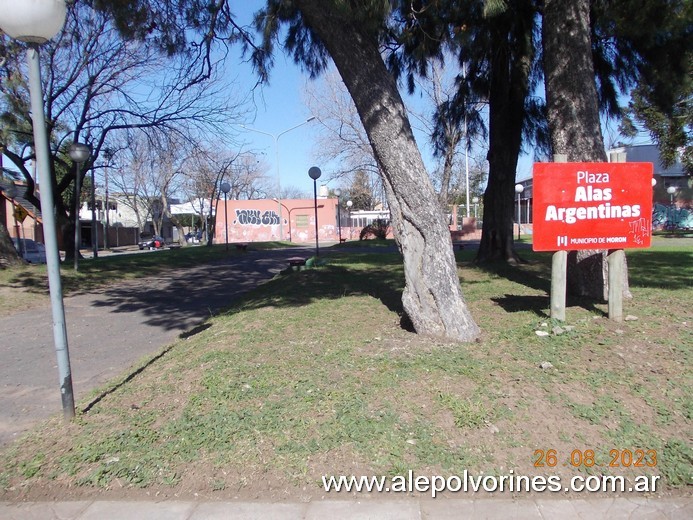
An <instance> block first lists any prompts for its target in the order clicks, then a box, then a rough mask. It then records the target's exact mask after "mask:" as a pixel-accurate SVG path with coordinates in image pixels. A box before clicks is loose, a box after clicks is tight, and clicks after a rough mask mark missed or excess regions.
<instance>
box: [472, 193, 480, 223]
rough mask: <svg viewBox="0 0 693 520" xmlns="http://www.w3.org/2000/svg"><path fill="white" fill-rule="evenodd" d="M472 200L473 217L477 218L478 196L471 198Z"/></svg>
mask: <svg viewBox="0 0 693 520" xmlns="http://www.w3.org/2000/svg"><path fill="white" fill-rule="evenodd" d="M472 202H473V203H474V219H476V218H477V209H478V208H479V197H474V198H472Z"/></svg>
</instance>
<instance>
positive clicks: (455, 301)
mask: <svg viewBox="0 0 693 520" xmlns="http://www.w3.org/2000/svg"><path fill="white" fill-rule="evenodd" d="M296 4H297V6H298V7H299V9H300V10H301V12H302V14H303V18H304V20H305V21H306V23H307V24H308V25H309V26H310V27H311V28H312V30H313V31H315V33H316V34H317V35H318V36H319V37H320V39H321V40H322V42H323V44H324V45H325V47H326V48H327V50H328V52H329V53H330V55H331V57H332V59H333V61H334V63H335V65H336V67H337V69H338V70H339V73H340V74H341V76H342V80H343V81H344V83H345V85H346V87H347V89H348V90H349V93H350V94H351V97H352V98H353V100H354V104H355V105H356V109H357V110H358V113H359V117H360V118H361V121H362V122H363V126H364V128H365V130H366V133H367V135H368V139H369V141H370V143H371V146H372V147H373V151H374V154H375V157H376V159H377V161H378V165H379V166H380V171H381V174H382V177H383V181H384V184H385V191H386V195H387V200H388V204H389V206H390V212H391V215H392V227H393V231H394V234H395V238H396V240H397V243H398V245H399V247H400V250H401V251H402V254H403V256H404V273H405V280H406V286H405V288H404V294H403V295H402V303H403V306H404V311H405V312H406V314H407V316H408V317H409V318H410V319H411V321H412V323H413V325H414V328H415V330H416V331H417V332H419V333H424V334H431V335H435V336H442V337H445V338H449V339H454V340H461V341H472V340H474V339H475V338H476V337H477V336H478V334H479V328H478V327H477V325H476V323H475V322H474V320H473V319H472V316H471V314H470V312H469V310H468V308H467V306H466V304H465V301H464V298H463V296H462V291H461V289H460V283H459V277H458V275H457V265H456V262H455V257H454V255H453V251H452V241H451V239H450V231H449V229H448V227H447V225H446V221H445V216H444V214H443V212H442V211H441V208H440V204H439V203H438V200H437V197H436V194H435V191H434V189H433V186H432V184H431V182H430V180H429V178H428V174H427V172H426V169H425V167H424V164H423V160H422V159H421V154H420V152H419V150H418V148H417V147H416V142H415V140H414V135H413V133H412V130H411V126H410V124H409V120H408V118H407V114H406V110H405V107H404V103H403V102H402V98H401V96H400V94H399V91H398V89H397V84H396V82H395V80H394V78H393V77H392V75H391V74H390V73H389V72H388V70H387V68H386V66H385V63H384V62H383V59H382V57H381V55H380V52H379V49H378V45H377V41H376V39H375V38H374V37H372V36H371V35H370V34H369V33H368V32H367V30H366V29H365V28H364V27H363V26H362V25H361V24H356V23H352V22H350V21H348V20H346V19H345V17H343V16H339V15H338V14H337V13H334V12H333V11H332V10H330V9H329V8H326V7H325V4H324V3H322V2H321V1H320V0H300V1H297V2H296Z"/></svg>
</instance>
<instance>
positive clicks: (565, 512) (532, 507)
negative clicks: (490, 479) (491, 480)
mask: <svg viewBox="0 0 693 520" xmlns="http://www.w3.org/2000/svg"><path fill="white" fill-rule="evenodd" d="M236 518H238V519H244V520H246V519H247V520H254V519H258V520H260V519H262V520H268V519H276V520H322V519H329V520H340V519H350V520H351V519H356V520H359V519H364V520H365V519H370V520H390V519H392V520H415V519H416V520H421V519H441V520H448V519H450V520H451V519H508V518H513V519H527V520H534V519H537V520H541V519H553V518H556V519H561V520H571V519H589V520H598V519H602V518H604V519H607V518H608V519H609V520H619V519H624V520H625V519H628V520H633V519H648V520H656V519H665V518H666V519H686V518H693V501H692V500H691V499H686V498H677V499H668V498H653V499H646V498H595V499H574V500H565V499H549V498H547V499H523V498H520V499H517V500H514V499H493V498H483V499H456V498H453V499H441V500H430V499H429V500H421V499H418V498H404V499H401V500H380V499H377V498H376V499H370V498H368V499H365V500H322V501H314V502H275V503H267V502H185V501H165V502H128V501H81V502H33V503H19V504H14V503H7V502H3V503H0V519H3V520H14V519H17V520H52V519H56V520H57V519H60V520H104V519H106V520H118V519H123V520H214V519H236Z"/></svg>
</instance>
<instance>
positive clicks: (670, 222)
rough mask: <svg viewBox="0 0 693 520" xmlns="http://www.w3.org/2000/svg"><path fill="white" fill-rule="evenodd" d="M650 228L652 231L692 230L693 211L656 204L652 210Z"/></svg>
mask: <svg viewBox="0 0 693 520" xmlns="http://www.w3.org/2000/svg"><path fill="white" fill-rule="evenodd" d="M652 227H653V228H654V229H693V211H691V210H690V209H686V208H678V207H676V206H670V205H669V206H667V205H664V204H657V203H656V204H655V205H654V207H653V208H652Z"/></svg>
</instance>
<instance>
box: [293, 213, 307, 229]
mask: <svg viewBox="0 0 693 520" xmlns="http://www.w3.org/2000/svg"><path fill="white" fill-rule="evenodd" d="M308 224H309V222H308V215H296V227H308Z"/></svg>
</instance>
